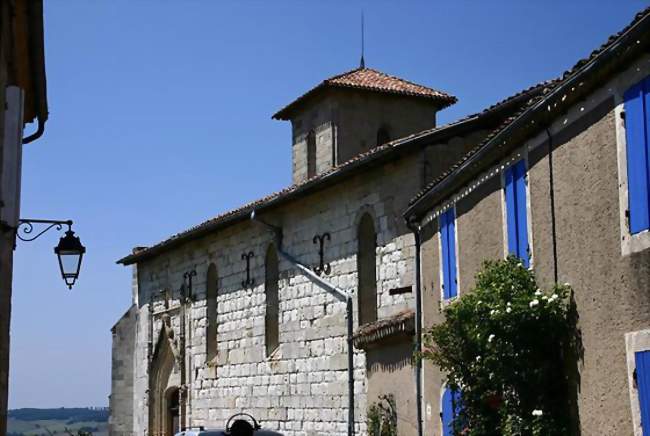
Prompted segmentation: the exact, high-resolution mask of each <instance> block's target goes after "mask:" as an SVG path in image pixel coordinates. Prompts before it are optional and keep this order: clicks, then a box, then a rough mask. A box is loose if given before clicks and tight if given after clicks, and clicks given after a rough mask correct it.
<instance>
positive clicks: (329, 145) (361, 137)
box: [273, 67, 457, 184]
mask: <svg viewBox="0 0 650 436" xmlns="http://www.w3.org/2000/svg"><path fill="white" fill-rule="evenodd" d="M456 101H457V99H456V97H454V96H452V95H449V94H446V93H444V92H442V91H437V90H435V89H431V88H427V87H425V86H422V85H417V84H415V83H412V82H408V81H406V80H403V79H400V78H397V77H394V76H389V75H388V74H384V73H382V72H380V71H377V70H374V69H371V68H365V67H360V68H357V69H355V70H352V71H348V72H346V73H343V74H340V75H338V76H334V77H331V78H329V79H326V80H324V81H323V82H321V83H320V84H319V85H318V86H316V87H315V88H313V89H311V90H310V91H308V92H307V93H305V94H303V95H302V96H300V97H298V99H296V100H295V101H293V102H292V103H291V104H289V105H288V106H286V107H284V108H283V109H281V110H280V111H278V112H277V113H276V114H275V115H273V118H274V119H277V120H286V121H291V127H292V129H291V131H292V161H293V164H292V172H293V178H292V179H293V183H294V184H298V183H301V182H304V181H306V180H308V179H310V178H312V177H315V176H318V175H320V174H322V173H324V172H326V171H328V170H330V169H332V168H334V167H336V166H338V165H340V164H342V163H344V162H346V161H348V160H350V159H353V158H354V157H356V156H358V155H359V154H361V153H364V152H367V151H369V150H370V149H372V148H374V147H378V146H382V145H384V144H386V143H388V142H390V141H392V140H393V139H397V138H401V137H403V136H407V135H409V134H412V133H416V132H419V131H422V130H425V129H431V128H433V127H435V125H436V113H437V112H438V111H439V110H441V109H444V108H445V107H447V106H450V105H452V104H454V103H455V102H456Z"/></svg>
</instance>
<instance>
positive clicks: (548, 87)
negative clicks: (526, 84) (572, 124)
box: [404, 7, 650, 216]
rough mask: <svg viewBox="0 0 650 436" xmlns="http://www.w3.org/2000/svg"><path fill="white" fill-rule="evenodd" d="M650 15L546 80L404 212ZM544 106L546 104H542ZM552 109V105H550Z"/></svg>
mask: <svg viewBox="0 0 650 436" xmlns="http://www.w3.org/2000/svg"><path fill="white" fill-rule="evenodd" d="M649 17H650V7H649V8H646V9H644V10H643V11H641V12H639V13H637V14H636V15H635V17H634V19H633V20H632V22H631V23H630V24H628V25H627V26H626V27H625V28H624V29H622V30H621V31H620V32H618V33H615V34H613V35H611V36H610V37H609V38H608V39H607V42H606V43H604V44H603V45H601V46H600V47H599V48H598V49H596V50H594V51H592V52H591V53H590V54H589V56H588V57H586V58H583V59H581V60H579V61H578V62H577V63H576V64H575V65H574V66H573V67H571V68H570V69H568V70H566V71H565V72H564V73H563V74H562V75H561V77H559V78H558V79H555V80H552V81H549V82H547V83H546V84H545V86H544V89H543V91H542V92H541V93H540V94H538V95H536V96H534V97H533V98H531V99H530V100H529V101H528V103H527V104H526V105H525V106H523V107H522V108H521V109H520V110H519V111H518V112H517V113H515V114H513V115H511V116H509V117H508V118H506V119H505V120H504V121H503V123H502V124H501V125H500V126H499V127H498V128H496V129H494V130H493V131H492V132H491V133H490V134H489V135H488V136H487V137H486V138H485V139H484V140H483V141H482V142H481V143H480V144H478V145H477V146H476V147H474V148H473V149H471V150H470V151H469V152H468V153H467V154H466V155H465V156H463V157H462V158H461V159H460V160H459V161H458V162H456V163H455V164H454V165H452V166H451V167H449V168H448V170H447V171H445V172H444V173H442V174H441V175H440V176H438V177H437V178H436V179H434V180H433V181H432V182H430V183H429V184H428V185H427V186H426V187H425V188H424V189H422V190H421V191H420V192H419V193H418V194H417V195H416V196H415V197H413V198H412V199H411V200H410V201H409V205H410V207H409V209H408V210H407V211H406V212H405V213H404V216H410V215H412V214H413V212H414V209H415V206H416V204H417V203H419V201H420V200H421V199H422V198H423V197H424V196H426V195H427V194H429V193H431V192H432V191H433V190H434V189H435V188H437V187H439V185H440V184H442V182H443V181H445V182H446V181H448V180H449V179H451V178H453V177H456V176H458V175H459V173H460V172H462V170H463V169H464V168H465V167H467V166H468V165H469V163H470V161H472V160H473V159H474V158H475V157H476V155H477V154H479V152H483V151H484V150H486V149H487V148H488V147H492V146H495V144H496V142H497V140H501V139H503V138H502V135H503V134H504V132H505V131H506V130H507V129H508V128H509V127H511V126H512V125H513V123H514V122H515V121H517V120H520V119H521V118H522V117H524V116H526V115H529V114H530V112H531V111H532V110H533V109H540V107H539V105H538V103H540V102H541V101H543V100H545V99H546V98H548V96H549V95H551V94H552V93H554V92H555V91H556V90H558V89H560V88H562V87H563V86H565V85H566V84H567V83H569V81H572V80H573V79H574V78H575V77H576V76H578V75H580V74H581V73H584V72H588V71H589V70H591V66H592V62H595V61H597V60H598V59H599V57H600V56H601V55H603V54H604V53H605V52H607V51H608V50H609V49H614V48H618V44H619V43H620V40H621V38H622V37H623V36H625V35H627V33H628V32H629V31H630V30H632V29H633V28H634V27H635V26H637V25H638V24H639V23H640V22H641V21H642V20H645V19H647V18H649ZM634 43H636V44H639V43H640V41H638V40H636V41H634ZM582 85H583V84H580V85H579V86H582ZM542 109H543V108H542ZM549 110H550V109H549Z"/></svg>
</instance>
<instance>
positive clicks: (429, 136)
mask: <svg viewBox="0 0 650 436" xmlns="http://www.w3.org/2000/svg"><path fill="white" fill-rule="evenodd" d="M546 84H547V82H543V83H540V84H538V85H535V86H531V87H530V88H528V89H526V90H524V91H520V92H518V93H517V94H514V95H512V96H510V97H508V98H506V99H504V100H502V101H500V102H498V103H495V104H493V105H491V106H489V107H488V108H485V109H484V110H482V111H481V112H478V113H476V114H473V115H468V116H466V117H464V118H462V119H460V120H457V121H454V122H453V123H450V124H447V125H444V126H439V127H434V128H432V129H427V130H424V131H422V132H418V133H414V134H411V135H409V136H406V137H404V138H400V139H396V140H394V141H391V142H388V143H386V144H383V145H381V146H378V147H375V148H372V149H370V150H368V151H367V152H365V153H361V154H359V155H357V156H355V157H353V158H352V159H350V160H348V161H347V162H345V163H343V164H341V165H339V166H337V167H334V168H331V169H330V170H328V171H325V172H324V173H321V174H318V175H316V176H314V177H312V178H311V179H309V180H306V181H304V182H301V183H298V184H295V185H291V186H288V187H287V188H285V189H282V190H280V191H277V192H275V193H273V194H270V195H267V196H266V197H263V198H260V199H258V200H255V201H252V202H250V203H247V204H244V205H243V206H240V207H238V208H237V209H233V210H230V211H228V212H225V213H223V214H221V215H218V216H216V217H214V218H211V219H209V220H207V221H205V222H203V223H201V224H199V225H197V226H194V227H192V228H190V229H187V230H185V231H183V232H180V233H177V234H176V235H174V236H171V237H170V238H168V239H166V240H164V241H162V242H159V243H157V244H155V245H153V246H151V247H149V248H146V249H140V250H139V251H138V252H137V253H133V254H130V255H128V256H126V257H124V258H122V259H120V260H118V261H117V262H118V263H121V264H124V265H130V264H132V263H135V262H137V261H139V260H142V259H145V258H149V257H152V256H154V255H156V254H157V253H160V252H162V251H164V250H166V249H168V248H171V247H173V246H175V245H177V244H179V243H182V242H183V241H187V240H191V239H194V238H198V237H201V236H203V235H205V234H207V233H209V232H211V231H214V230H215V229H217V228H219V227H222V226H227V225H230V224H233V223H235V222H237V221H243V220H245V219H248V217H249V216H250V213H251V212H252V211H253V210H256V209H258V208H262V207H270V206H273V205H277V204H280V203H282V202H285V201H290V200H291V199H293V198H296V197H297V196H298V195H300V194H301V193H307V192H311V191H313V190H317V189H321V188H323V187H324V186H327V183H328V182H333V181H334V180H338V179H340V178H342V177H345V176H346V175H347V174H350V173H353V174H357V170H358V169H360V168H362V167H363V168H366V167H369V166H370V165H372V164H373V163H376V162H378V161H380V159H382V158H386V159H389V158H394V157H395V156H396V155H397V154H398V153H400V152H408V151H409V150H417V149H419V148H418V147H421V146H422V145H421V143H423V142H424V143H426V144H431V143H434V142H435V141H437V140H439V139H441V138H442V137H444V135H445V134H447V133H448V134H449V135H452V134H453V132H454V131H456V130H455V129H457V128H462V127H463V126H466V125H470V124H471V123H474V122H477V121H479V120H483V119H485V118H486V117H488V116H490V115H491V114H496V113H499V112H500V111H501V110H505V109H507V108H509V107H519V106H520V105H521V104H523V103H524V102H526V101H528V100H529V99H530V98H532V97H533V96H535V95H537V94H538V93H539V92H540V91H541V90H542V89H543V88H544V87H545V86H546Z"/></svg>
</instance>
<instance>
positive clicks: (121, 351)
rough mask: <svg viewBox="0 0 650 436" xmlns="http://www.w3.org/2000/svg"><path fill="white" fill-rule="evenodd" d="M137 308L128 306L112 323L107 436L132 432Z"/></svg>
mask: <svg viewBox="0 0 650 436" xmlns="http://www.w3.org/2000/svg"><path fill="white" fill-rule="evenodd" d="M136 322H137V307H136V306H135V305H134V306H131V308H129V310H128V311H127V312H126V313H125V314H124V316H122V318H121V319H120V320H119V321H118V322H117V324H115V326H114V327H113V328H112V330H111V332H112V334H113V345H112V356H113V358H112V365H111V395H110V400H109V408H110V417H109V420H108V426H109V430H108V431H109V433H110V434H111V436H127V435H131V434H133V413H132V411H133V367H134V357H135V356H134V354H133V352H134V346H135V339H136V338H135V325H136Z"/></svg>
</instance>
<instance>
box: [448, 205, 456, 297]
mask: <svg viewBox="0 0 650 436" xmlns="http://www.w3.org/2000/svg"><path fill="white" fill-rule="evenodd" d="M447 242H448V243H449V298H454V297H455V296H456V295H458V281H457V277H456V215H455V213H454V210H453V209H449V210H448V211H447Z"/></svg>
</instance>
